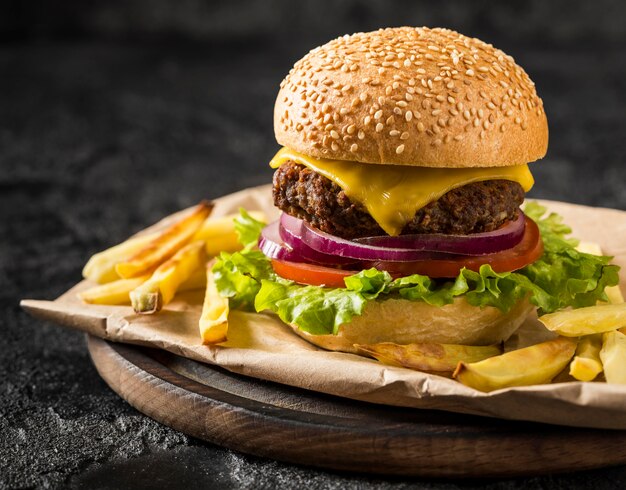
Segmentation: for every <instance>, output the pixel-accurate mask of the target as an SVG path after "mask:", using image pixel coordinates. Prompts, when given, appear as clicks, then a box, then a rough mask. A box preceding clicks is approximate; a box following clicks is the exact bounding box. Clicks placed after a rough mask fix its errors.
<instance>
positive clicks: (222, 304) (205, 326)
mask: <svg viewBox="0 0 626 490" xmlns="http://www.w3.org/2000/svg"><path fill="white" fill-rule="evenodd" d="M211 267H212V264H210V265H209V266H207V270H206V275H207V283H206V294H205V295H204V303H203V305H202V314H201V316H200V322H199V323H198V326H199V328H200V337H202V343H203V344H219V343H220V342H225V341H226V340H227V334H228V311H229V309H228V298H223V297H222V296H220V293H219V292H218V291H217V287H216V286H215V278H214V277H213V272H211Z"/></svg>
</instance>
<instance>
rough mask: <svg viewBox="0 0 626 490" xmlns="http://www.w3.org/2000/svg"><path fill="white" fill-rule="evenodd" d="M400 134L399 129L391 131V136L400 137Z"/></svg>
mask: <svg viewBox="0 0 626 490" xmlns="http://www.w3.org/2000/svg"><path fill="white" fill-rule="evenodd" d="M399 134H400V131H398V130H397V129H392V130H391V131H389V136H398V135H399Z"/></svg>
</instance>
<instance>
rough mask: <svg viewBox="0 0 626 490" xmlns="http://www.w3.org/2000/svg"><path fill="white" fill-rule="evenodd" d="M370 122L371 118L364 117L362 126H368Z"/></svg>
mask: <svg viewBox="0 0 626 490" xmlns="http://www.w3.org/2000/svg"><path fill="white" fill-rule="evenodd" d="M371 120H372V118H371V117H370V116H365V119H363V124H365V125H366V126H369V123H370V121H371Z"/></svg>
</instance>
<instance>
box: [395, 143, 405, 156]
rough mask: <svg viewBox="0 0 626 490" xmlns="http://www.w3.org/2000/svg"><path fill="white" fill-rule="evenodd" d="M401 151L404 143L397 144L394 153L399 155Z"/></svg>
mask: <svg viewBox="0 0 626 490" xmlns="http://www.w3.org/2000/svg"><path fill="white" fill-rule="evenodd" d="M403 151H404V145H398V147H397V148H396V153H397V154H398V155H399V154H400V153H402V152H403Z"/></svg>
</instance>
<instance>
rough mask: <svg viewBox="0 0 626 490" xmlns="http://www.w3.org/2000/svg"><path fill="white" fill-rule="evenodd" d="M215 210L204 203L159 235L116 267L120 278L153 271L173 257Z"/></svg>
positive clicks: (210, 204)
mask: <svg viewBox="0 0 626 490" xmlns="http://www.w3.org/2000/svg"><path fill="white" fill-rule="evenodd" d="M212 210H213V204H212V203H208V202H202V203H200V204H199V205H198V206H196V208H195V209H194V210H193V211H192V212H191V213H190V214H189V215H187V216H186V217H184V218H183V219H181V220H180V221H177V222H176V223H174V224H172V225H171V226H169V227H168V228H166V229H165V230H163V231H162V232H160V233H159V235H158V236H157V237H156V238H154V240H152V241H151V242H150V243H148V244H147V245H146V246H145V248H143V249H141V250H140V251H139V252H137V253H136V254H135V255H133V256H132V257H131V258H129V259H128V260H125V261H123V262H120V263H119V264H117V266H116V267H115V270H116V272H117V273H118V274H119V276H120V277H123V278H124V279H128V278H130V277H137V276H140V275H143V274H145V273H146V272H149V271H151V270H153V269H154V268H155V267H158V266H159V264H161V263H163V262H164V261H165V260H167V259H169V258H170V257H172V256H173V255H174V254H175V253H176V252H177V251H178V250H180V249H181V248H182V247H183V246H184V245H185V244H187V243H189V241H190V240H191V237H192V236H193V235H194V234H195V233H196V231H197V230H198V228H200V226H201V225H202V223H203V222H204V220H205V219H206V218H207V216H209V214H210V213H211V211H212Z"/></svg>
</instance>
